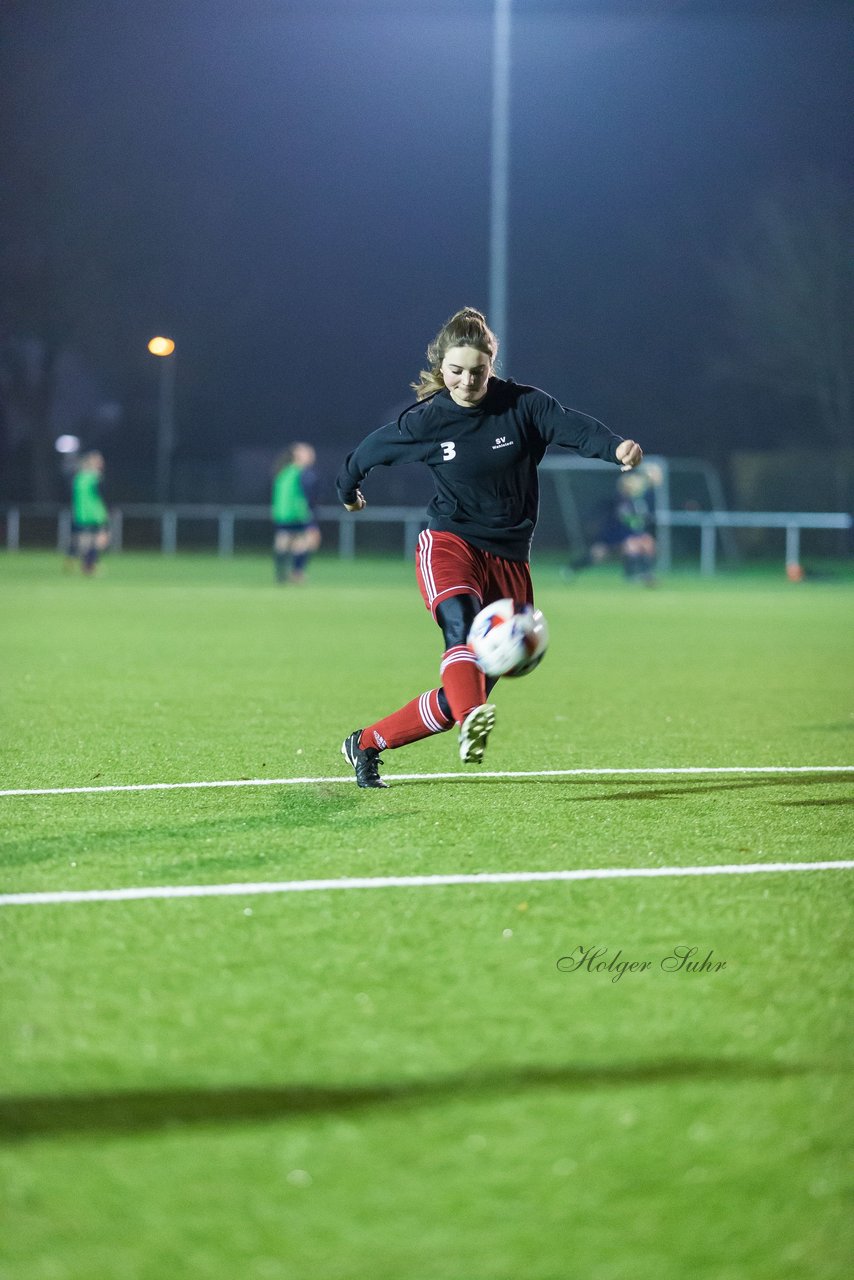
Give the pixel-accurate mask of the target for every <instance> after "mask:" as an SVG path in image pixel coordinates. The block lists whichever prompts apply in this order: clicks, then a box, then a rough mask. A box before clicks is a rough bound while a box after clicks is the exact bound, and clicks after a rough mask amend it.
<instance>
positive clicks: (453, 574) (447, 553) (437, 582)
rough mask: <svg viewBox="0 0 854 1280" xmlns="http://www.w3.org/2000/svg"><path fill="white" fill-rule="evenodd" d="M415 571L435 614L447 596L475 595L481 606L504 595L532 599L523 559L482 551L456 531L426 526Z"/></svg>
mask: <svg viewBox="0 0 854 1280" xmlns="http://www.w3.org/2000/svg"><path fill="white" fill-rule="evenodd" d="M415 573H416V575H417V578H418V589H419V590H420V592H421V594H422V596H423V597H424V603H425V604H426V606H427V608H428V609H429V610H430V612H431V613H432V614H433V616H434V617H435V616H436V608H437V606H438V605H440V604H441V603H442V601H443V600H447V599H449V598H450V596H475V597H476V598H477V599H478V600H479V601H480V607H481V608H483V606H484V605H487V604H492V603H493V602H494V601H495V600H504V599H509V600H518V601H520V602H521V603H523V604H533V603H534V588H533V586H532V584H531V571H530V569H529V567H528V565H527V563H526V562H525V561H522V560H505V559H503V557H502V556H495V555H493V554H492V552H491V551H481V550H480V549H479V548H478V547H473V546H472V545H471V544H470V543H468V542H466V541H465V540H464V539H463V538H458V537H457V535H456V534H455V533H440V532H436V533H434V532H433V530H431V529H425V530H424V531H423V533H421V535H420V536H419V538H418V546H417V548H416V551H415Z"/></svg>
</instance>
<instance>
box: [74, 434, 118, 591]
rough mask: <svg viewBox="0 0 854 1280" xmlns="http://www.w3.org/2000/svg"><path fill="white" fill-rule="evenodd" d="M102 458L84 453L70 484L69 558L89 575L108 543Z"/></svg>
mask: <svg viewBox="0 0 854 1280" xmlns="http://www.w3.org/2000/svg"><path fill="white" fill-rule="evenodd" d="M103 474H104V456H103V454H101V453H98V452H97V451H96V450H93V451H92V452H91V453H84V454H83V455H82V456H81V458H80V461H79V463H78V465H77V471H76V472H75V475H74V479H73V481H72V484H71V554H72V555H73V556H76V557H77V558H78V559H79V561H80V567H81V569H82V570H83V572H84V573H85V574H87V576H88V575H91V574H93V573H94V572H95V570H96V568H97V566H98V559H99V557H100V556H101V554H102V552H104V551H106V549H107V547H108V546H109V543H110V517H109V513H108V511H107V507H106V504H105V502H104V499H103V497H102V496H101V477H102V476H103Z"/></svg>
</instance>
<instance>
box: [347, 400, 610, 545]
mask: <svg viewBox="0 0 854 1280" xmlns="http://www.w3.org/2000/svg"><path fill="white" fill-rule="evenodd" d="M621 440H622V436H616V435H614V433H613V432H612V431H609V430H608V428H607V427H605V426H603V425H602V423H601V422H597V420H596V419H595V418H591V417H588V415H587V414H586V413H579V412H577V410H575V409H565V408H564V406H563V405H562V404H559V403H558V401H557V400H555V399H554V398H553V397H552V396H550V395H547V394H546V392H545V391H540V390H539V389H538V388H537V387H526V386H521V385H520V384H518V383H516V382H513V381H512V379H508V380H507V381H505V380H504V379H503V378H490V380H489V387H488V389H487V392H486V395H485V396H484V397H483V399H482V400H480V401H479V402H478V403H477V404H476V405H473V406H472V407H471V408H466V407H464V406H462V405H458V404H457V403H456V402H455V401H454V400H452V399H451V395H450V393H449V392H448V391H447V390H442V391H439V392H437V393H436V395H434V396H432V397H431V398H430V399H429V400H425V401H422V403H421V404H419V405H416V406H414V407H413V408H411V409H407V410H405V411H404V412H403V413H402V414H401V415H400V418H399V419H398V420H397V422H391V423H389V424H388V425H387V426H385V427H380V428H379V429H378V430H377V431H372V432H371V434H370V435H369V436H366V437H365V439H364V440H363V441H362V442H361V444H359V445H357V447H356V448H355V449H354V450H353V452H352V453H351V454H350V455H349V456H348V457H347V459H346V460H345V462H344V465H343V467H342V468H341V470H340V471H339V473H338V479H337V488H338V496H339V498H340V499H341V501H342V502H343V503H345V504H347V503H351V502H353V500H354V498H355V495H356V489H357V488H358V487H359V486H360V484H361V482H362V480H363V479H364V478H365V476H366V475H367V474H368V472H369V471H371V470H372V469H373V468H374V467H394V466H399V465H401V464H402V463H406V462H423V463H425V464H426V465H427V466H428V467H429V468H430V470H431V471H432V473H433V480H434V482H435V485H436V492H435V494H434V495H433V498H432V499H431V501H430V503H429V505H428V507H427V521H428V528H430V529H433V530H437V531H443V532H446V533H455V534H457V536H458V537H460V538H464V539H465V541H466V542H469V543H471V545H472V546H474V547H479V548H481V550H483V551H491V552H492V553H493V555H497V556H503V557H504V558H505V559H507V560H522V561H526V560H527V559H528V558H529V556H530V551H531V538H532V537H533V533H534V526H535V525H536V523H537V513H538V510H539V500H540V493H539V481H538V477H537V466H538V465H539V463H540V461H541V460H542V458H543V455H544V454H545V452H546V449H547V448H548V446H549V445H550V444H556V445H561V446H562V447H563V448H565V449H572V450H573V451H574V452H576V453H579V454H581V456H582V457H583V458H602V459H603V460H604V461H605V462H616V461H617V456H616V451H617V446H618V445H619V444H620V442H621Z"/></svg>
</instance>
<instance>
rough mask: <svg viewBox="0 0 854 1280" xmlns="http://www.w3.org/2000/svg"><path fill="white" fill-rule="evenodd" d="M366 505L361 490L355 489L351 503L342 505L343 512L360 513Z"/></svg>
mask: <svg viewBox="0 0 854 1280" xmlns="http://www.w3.org/2000/svg"><path fill="white" fill-rule="evenodd" d="M367 505H368V504H367V502H366V501H365V495H364V494H363V493H362V490H361V489H357V490H356V494H355V497H354V498H353V501H352V502H345V503H344V510H345V511H362V510H364V508H365V507H366V506H367Z"/></svg>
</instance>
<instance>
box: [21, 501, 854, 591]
mask: <svg viewBox="0 0 854 1280" xmlns="http://www.w3.org/2000/svg"><path fill="white" fill-rule="evenodd" d="M0 516H2V519H3V520H4V522H5V532H6V550H7V551H11V552H14V551H18V550H20V548H21V545H22V538H21V527H22V520H29V519H34V520H35V519H40V520H44V519H48V520H53V521H55V522H56V546H57V549H58V550H60V551H65V549H66V548H67V547H68V545H69V541H70V536H71V511H70V509H69V508H68V507H67V506H63V505H61V504H60V503H49V502H45V503H18V504H5V505H0ZM317 516H318V520H319V521H320V522H321V523H322V524H334V525H337V527H338V554H339V556H341V557H342V559H345V560H351V559H353V557H354V556H355V555H356V531H357V528H358V527H359V525H364V524H390V525H398V526H399V527H400V529H401V533H402V551H403V555H404V556H405V557H406V558H407V559H409V558H411V557H412V556H413V555H414V553H415V544H416V541H417V539H418V534H419V533H420V531H421V530H422V529H423V528H424V527H425V525H426V520H425V516H424V508H423V507H402V506H401V507H393V506H388V507H367V508H366V509H365V510H364V511H360V512H359V514H358V516H355V517H354V516H353V515H351V514H350V513H349V512H347V511H344V510H343V508H341V507H334V506H321V507H319V508H318V510H317ZM656 519H657V522H658V531H659V568H660V569H661V570H662V571H663V572H666V571H668V570H669V569H670V567H671V565H670V537H669V534H670V530H671V529H672V528H695V529H699V530H700V572H701V573H703V574H713V573H715V571H716V568H717V550H718V543H719V540H720V538H721V536H723V535H724V534H726V532H727V531H729V530H732V529H783V530H785V560H786V564H797V563H799V560H800V539H801V531H802V530H803V529H837V530H840V529H841V530H848V529H851V528H852V517H851V516H850V515H849V514H847V513H845V512H815V511H671V510H669V509H668V508H661V507H659V508H658V510H657V512H656ZM133 520H142V521H149V522H153V523H155V524H159V542H160V550H161V551H162V552H163V553H164V554H165V555H173V554H174V553H175V552H176V551H177V550H178V542H179V529H180V527H181V525H186V524H188V523H199V522H202V523H204V522H207V523H209V524H213V525H215V527H216V549H217V552H218V554H219V555H221V556H230V555H233V554H234V550H235V541H236V538H235V531H236V527H237V525H238V523H239V522H241V521H253V522H255V523H256V524H257V523H263V524H266V525H267V526H268V527H269V526H270V513H269V508H268V507H266V506H260V505H259V506H254V505H252V506H250V505H246V506H231V507H223V506H217V505H213V504H194V503H185V504H177V505H172V506H166V505H160V504H157V503H127V504H124V505H122V506H119V507H114V508H113V509H112V510H111V512H110V530H111V549H112V551H114V552H120V551H121V550H122V549H123V545H124V540H125V532H126V525H127V523H128V522H129V521H133Z"/></svg>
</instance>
